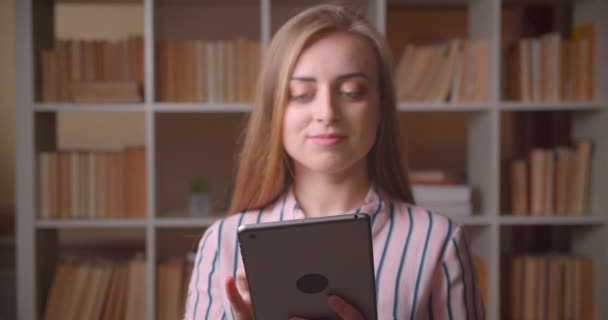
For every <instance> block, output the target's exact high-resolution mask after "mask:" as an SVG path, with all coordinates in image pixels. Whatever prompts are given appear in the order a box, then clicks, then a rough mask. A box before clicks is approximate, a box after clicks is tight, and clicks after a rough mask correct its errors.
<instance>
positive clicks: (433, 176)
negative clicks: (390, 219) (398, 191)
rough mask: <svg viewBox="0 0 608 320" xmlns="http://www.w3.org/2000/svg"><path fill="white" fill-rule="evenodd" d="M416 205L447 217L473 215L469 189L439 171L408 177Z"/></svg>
mask: <svg viewBox="0 0 608 320" xmlns="http://www.w3.org/2000/svg"><path fill="white" fill-rule="evenodd" d="M409 179H410V183H411V184H412V192H413V194H414V200H415V201H416V205H418V206H420V207H423V208H425V209H428V210H431V211H433V212H437V213H442V214H445V215H448V216H459V217H462V216H470V215H472V214H473V208H472V201H471V196H472V195H471V194H472V190H471V187H470V186H469V185H468V184H466V183H460V182H459V181H458V180H457V179H454V178H453V177H451V176H450V175H449V174H447V173H446V172H444V171H441V170H429V171H413V172H411V173H410V176H409Z"/></svg>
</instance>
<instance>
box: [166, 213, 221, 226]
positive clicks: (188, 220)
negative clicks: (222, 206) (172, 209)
mask: <svg viewBox="0 0 608 320" xmlns="http://www.w3.org/2000/svg"><path fill="white" fill-rule="evenodd" d="M221 218H222V217H221V216H215V217H167V218H164V217H157V218H156V219H154V226H155V227H157V228H192V227H209V226H211V225H212V224H213V223H214V222H216V221H218V220H219V219H221Z"/></svg>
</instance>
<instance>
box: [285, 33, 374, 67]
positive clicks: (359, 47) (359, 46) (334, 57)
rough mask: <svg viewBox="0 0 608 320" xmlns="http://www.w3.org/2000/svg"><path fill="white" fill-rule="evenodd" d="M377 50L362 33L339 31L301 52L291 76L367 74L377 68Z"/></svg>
mask: <svg viewBox="0 0 608 320" xmlns="http://www.w3.org/2000/svg"><path fill="white" fill-rule="evenodd" d="M377 68H378V66H377V61H376V59H375V56H374V51H373V49H372V47H371V46H370V44H369V42H367V41H366V40H365V39H364V38H362V37H361V36H358V35H355V34H352V33H346V32H340V33H332V34H329V35H327V36H324V37H322V38H320V39H318V40H316V41H315V42H313V43H312V44H310V45H309V46H308V47H306V48H305V49H304V50H303V51H302V53H301V54H300V56H299V58H298V60H297V61H296V64H295V68H294V70H293V73H292V77H315V76H323V75H325V76H329V75H333V76H339V75H343V74H349V73H356V72H360V73H365V74H368V76H371V74H374V73H375V71H376V70H377Z"/></svg>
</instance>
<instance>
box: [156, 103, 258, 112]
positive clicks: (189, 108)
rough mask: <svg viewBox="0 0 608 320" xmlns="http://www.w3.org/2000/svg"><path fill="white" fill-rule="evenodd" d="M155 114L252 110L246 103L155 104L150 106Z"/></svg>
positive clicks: (250, 105)
mask: <svg viewBox="0 0 608 320" xmlns="http://www.w3.org/2000/svg"><path fill="white" fill-rule="evenodd" d="M152 109H153V110H154V111H155V112H159V113H161V112H203V113H205V112H211V113H246V112H250V111H251V109H252V104H247V103H178V102H175V103H171V102H157V103H155V104H153V105H152Z"/></svg>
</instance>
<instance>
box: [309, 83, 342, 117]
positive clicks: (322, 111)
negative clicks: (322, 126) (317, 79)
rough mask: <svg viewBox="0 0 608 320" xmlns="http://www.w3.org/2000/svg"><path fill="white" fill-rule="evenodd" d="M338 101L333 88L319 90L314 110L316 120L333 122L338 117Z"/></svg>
mask: <svg viewBox="0 0 608 320" xmlns="http://www.w3.org/2000/svg"><path fill="white" fill-rule="evenodd" d="M338 109H339V108H338V102H337V99H336V97H335V95H334V94H333V92H332V90H331V89H329V88H326V89H324V90H319V92H318V93H317V97H316V99H315V103H314V107H313V112H314V119H315V121H318V122H322V123H332V122H334V121H336V120H337V119H338V116H339V114H338Z"/></svg>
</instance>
